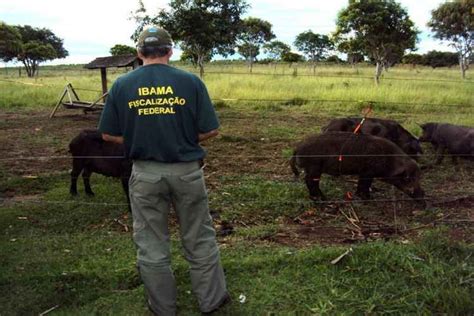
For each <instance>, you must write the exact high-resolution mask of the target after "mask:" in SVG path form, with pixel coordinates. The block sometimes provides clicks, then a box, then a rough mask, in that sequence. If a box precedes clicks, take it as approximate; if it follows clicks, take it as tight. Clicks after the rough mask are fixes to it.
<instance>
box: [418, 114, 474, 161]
mask: <svg viewBox="0 0 474 316" xmlns="http://www.w3.org/2000/svg"><path fill="white" fill-rule="evenodd" d="M421 128H422V130H423V133H422V135H421V137H420V141H421V142H430V143H431V144H432V145H433V147H434V148H435V150H436V163H437V164H440V163H441V162H442V161H443V158H444V156H445V152H447V153H448V154H449V155H451V157H452V161H453V163H454V164H457V158H458V157H461V158H464V159H469V160H474V128H473V127H466V126H458V125H452V124H444V123H426V124H423V125H421Z"/></svg>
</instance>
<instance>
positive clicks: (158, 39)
mask: <svg viewBox="0 0 474 316" xmlns="http://www.w3.org/2000/svg"><path fill="white" fill-rule="evenodd" d="M137 46H138V47H172V46H173V41H172V40H171V35H170V33H168V31H166V30H165V29H162V28H159V27H157V26H150V27H148V28H146V29H145V30H143V32H142V33H141V34H140V36H139V37H138V44H137Z"/></svg>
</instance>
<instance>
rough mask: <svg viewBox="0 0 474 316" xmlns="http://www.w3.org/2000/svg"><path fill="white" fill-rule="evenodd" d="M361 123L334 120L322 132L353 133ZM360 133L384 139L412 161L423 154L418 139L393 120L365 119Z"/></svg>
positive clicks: (357, 120) (352, 120)
mask: <svg viewBox="0 0 474 316" xmlns="http://www.w3.org/2000/svg"><path fill="white" fill-rule="evenodd" d="M361 121H362V118H360V117H348V118H338V119H334V120H332V121H331V122H329V124H328V125H327V126H326V127H324V128H323V132H331V131H333V132H337V131H341V132H354V130H355V129H356V127H357V125H358V124H359V123H360V122H361ZM360 133H361V134H368V135H374V136H379V137H383V138H386V139H388V140H390V141H392V142H394V143H395V144H397V145H398V147H400V148H401V149H402V150H403V151H404V152H405V153H406V154H407V155H409V156H410V157H412V158H413V159H418V158H419V156H420V155H421V154H422V153H423V151H422V149H421V146H420V142H419V141H418V139H417V138H416V137H415V136H413V135H412V134H411V133H410V132H409V131H407V130H406V129H404V128H403V127H402V126H401V125H400V124H399V123H398V122H396V121H393V120H387V119H377V118H367V119H366V120H365V121H364V123H363V124H362V126H361V128H360Z"/></svg>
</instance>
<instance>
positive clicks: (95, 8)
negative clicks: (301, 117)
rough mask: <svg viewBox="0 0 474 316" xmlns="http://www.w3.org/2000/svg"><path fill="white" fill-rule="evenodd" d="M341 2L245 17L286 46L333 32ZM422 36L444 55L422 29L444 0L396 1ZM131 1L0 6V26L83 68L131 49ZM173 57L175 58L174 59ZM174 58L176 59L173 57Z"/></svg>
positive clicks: (29, 1) (274, 2)
mask: <svg viewBox="0 0 474 316" xmlns="http://www.w3.org/2000/svg"><path fill="white" fill-rule="evenodd" d="M143 2H144V4H145V7H146V9H147V10H148V12H149V13H150V14H154V13H156V12H158V10H159V9H161V8H165V7H166V5H167V3H168V2H169V0H144V1H143ZM347 2H348V1H347V0H293V1H291V0H253V1H248V3H249V4H250V5H251V8H250V9H249V10H248V12H247V13H246V15H245V16H254V17H258V18H261V19H264V20H267V21H269V22H270V23H272V25H273V31H274V33H275V35H276V36H277V39H279V40H281V41H283V42H286V43H287V44H292V43H293V41H294V39H295V37H296V35H298V34H299V33H301V32H303V31H306V30H309V29H311V30H312V31H313V32H315V33H321V34H328V33H330V32H332V31H334V29H335V20H336V17H337V13H338V11H339V10H341V9H342V8H344V7H345V6H346V5H347ZM399 2H401V4H402V6H403V7H405V8H406V9H407V10H408V14H409V15H410V17H411V19H412V20H413V21H414V22H415V25H416V26H417V28H418V29H419V30H420V31H422V33H421V34H420V36H419V39H420V42H419V43H418V45H417V47H418V51H417V52H418V53H425V52H427V51H429V50H433V49H436V50H450V51H452V49H451V48H450V47H449V46H448V45H447V44H446V43H441V42H439V41H438V40H435V39H434V38H432V37H431V36H432V34H431V33H430V31H429V29H428V28H427V26H426V23H427V22H428V20H429V19H430V16H431V10H433V9H434V8H436V7H437V6H438V5H439V4H440V3H442V2H444V0H399ZM137 3H138V2H137V1H136V0H74V1H71V0H0V20H1V21H4V22H6V23H7V24H14V25H18V24H19V25H25V24H27V25H31V26H34V27H45V28H48V29H50V30H51V31H53V33H54V34H56V35H57V36H58V37H60V38H62V39H63V40H64V46H65V48H66V49H67V50H68V51H69V57H67V58H65V59H60V60H56V61H54V62H53V63H54V64H71V63H81V64H82V63H87V62H90V61H91V60H93V59H94V58H95V57H100V56H107V55H109V49H110V48H111V47H112V46H113V45H115V44H125V45H129V46H135V45H134V43H133V42H132V40H131V39H130V35H131V34H132V33H133V30H134V29H135V25H134V22H133V21H131V20H129V17H130V13H131V11H133V10H135V9H136V8H137V7H138V5H137ZM176 55H178V54H176ZM175 58H177V56H175Z"/></svg>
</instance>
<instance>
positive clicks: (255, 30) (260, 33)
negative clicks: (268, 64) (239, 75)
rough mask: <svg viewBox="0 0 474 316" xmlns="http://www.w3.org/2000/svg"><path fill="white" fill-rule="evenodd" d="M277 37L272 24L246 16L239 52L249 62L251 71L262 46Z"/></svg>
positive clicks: (240, 37) (239, 37)
mask: <svg viewBox="0 0 474 316" xmlns="http://www.w3.org/2000/svg"><path fill="white" fill-rule="evenodd" d="M273 38H275V34H273V32H272V24H271V23H270V22H268V21H264V20H261V19H259V18H252V17H249V18H246V19H245V20H243V28H242V31H241V33H240V34H239V36H238V41H239V45H238V46H237V48H238V50H239V54H241V55H242V56H244V57H245V58H246V59H247V61H248V63H249V69H250V72H252V64H253V61H254V60H255V58H256V57H257V56H258V54H259V53H260V47H261V46H262V45H263V44H265V43H266V42H268V41H270V40H271V39H273Z"/></svg>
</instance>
